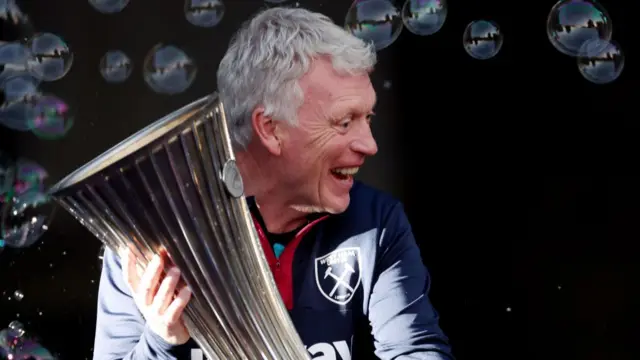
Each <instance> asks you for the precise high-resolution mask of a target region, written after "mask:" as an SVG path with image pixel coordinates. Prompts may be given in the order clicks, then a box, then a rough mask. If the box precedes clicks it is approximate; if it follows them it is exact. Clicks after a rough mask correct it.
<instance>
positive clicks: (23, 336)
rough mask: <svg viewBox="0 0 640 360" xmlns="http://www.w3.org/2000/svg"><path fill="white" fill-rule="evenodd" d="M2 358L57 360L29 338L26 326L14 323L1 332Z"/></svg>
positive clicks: (12, 359)
mask: <svg viewBox="0 0 640 360" xmlns="http://www.w3.org/2000/svg"><path fill="white" fill-rule="evenodd" d="M0 358H2V359H7V360H27V359H29V360H55V357H54V356H53V355H52V354H51V353H50V352H49V351H48V350H47V349H45V348H44V347H42V345H40V344H39V343H38V342H36V341H35V340H34V339H31V338H30V337H29V336H27V332H26V331H25V328H24V325H23V324H22V323H21V322H19V321H17V320H16V321H12V322H11V323H10V324H9V326H8V327H7V328H6V329H4V330H1V331H0Z"/></svg>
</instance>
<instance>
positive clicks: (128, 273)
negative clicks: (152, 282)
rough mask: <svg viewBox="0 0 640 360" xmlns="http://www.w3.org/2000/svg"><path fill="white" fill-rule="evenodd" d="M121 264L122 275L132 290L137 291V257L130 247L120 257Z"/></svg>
mask: <svg viewBox="0 0 640 360" xmlns="http://www.w3.org/2000/svg"><path fill="white" fill-rule="evenodd" d="M120 259H121V261H120V264H121V266H122V276H123V277H124V280H125V281H126V282H127V284H128V285H129V287H130V288H131V291H132V292H135V291H136V289H137V288H138V280H139V276H138V271H137V269H136V259H135V257H134V256H133V254H132V253H131V251H130V250H129V249H127V250H124V251H123V252H122V255H121V257H120Z"/></svg>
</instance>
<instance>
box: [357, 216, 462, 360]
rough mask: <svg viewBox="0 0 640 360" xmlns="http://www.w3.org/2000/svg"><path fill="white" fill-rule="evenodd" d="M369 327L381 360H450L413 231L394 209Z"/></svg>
mask: <svg viewBox="0 0 640 360" xmlns="http://www.w3.org/2000/svg"><path fill="white" fill-rule="evenodd" d="M378 245H379V254H378V259H377V260H376V261H377V263H376V270H375V274H374V276H375V277H374V281H375V282H374V285H373V288H372V291H371V296H370V299H369V308H368V310H369V322H370V323H371V327H372V334H373V338H374V342H375V349H376V350H375V353H376V356H377V357H379V358H380V359H382V360H391V359H394V360H454V357H453V355H452V353H451V346H450V345H449V340H448V338H447V337H446V335H445V334H444V333H443V331H442V330H441V329H440V326H439V324H438V319H439V316H438V312H437V311H436V310H435V309H434V307H433V306H432V305H431V302H430V301H429V298H428V293H429V287H430V279H429V273H428V271H427V269H426V267H425V266H424V264H423V262H422V258H421V256H420V249H419V248H418V245H417V244H416V241H415V238H414V236H413V232H412V231H411V225H410V224H409V220H408V219H407V217H406V215H405V213H404V210H403V207H402V205H401V204H399V203H398V204H397V205H396V206H395V207H394V209H393V211H392V212H391V214H390V216H389V221H387V222H386V227H385V228H384V230H383V231H382V232H381V235H380V239H379V244H378Z"/></svg>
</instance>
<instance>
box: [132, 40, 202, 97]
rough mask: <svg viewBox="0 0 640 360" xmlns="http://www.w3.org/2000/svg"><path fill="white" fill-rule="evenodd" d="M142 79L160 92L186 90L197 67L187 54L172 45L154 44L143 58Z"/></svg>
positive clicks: (170, 92) (171, 92) (174, 92)
mask: <svg viewBox="0 0 640 360" xmlns="http://www.w3.org/2000/svg"><path fill="white" fill-rule="evenodd" d="M143 73H144V80H145V81H146V82H147V85H149V87H150V88H151V89H152V90H153V91H155V92H157V93H161V94H169V95H173V94H178V93H181V92H184V91H185V90H187V89H188V88H189V87H190V86H191V84H192V83H193V81H194V80H195V78H196V73H197V68H196V64H195V63H194V62H193V60H192V59H191V58H190V57H189V56H187V54H186V53H185V52H184V51H182V50H180V49H179V48H177V47H175V46H173V45H162V44H159V45H156V46H154V47H153V48H152V49H151V51H149V54H148V55H147V56H146V58H145V60H144V66H143Z"/></svg>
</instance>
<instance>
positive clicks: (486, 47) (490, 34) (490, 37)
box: [462, 20, 504, 60]
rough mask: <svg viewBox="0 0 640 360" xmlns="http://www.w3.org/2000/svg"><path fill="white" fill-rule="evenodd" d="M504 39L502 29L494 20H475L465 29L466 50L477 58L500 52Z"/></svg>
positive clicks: (490, 56) (492, 55)
mask: <svg viewBox="0 0 640 360" xmlns="http://www.w3.org/2000/svg"><path fill="white" fill-rule="evenodd" d="M503 41H504V38H503V35H502V31H500V28H499V27H498V25H496V24H495V23H494V22H492V21H486V20H478V21H473V22H471V23H470V24H469V25H467V27H466V28H465V30H464V35H463V36H462V42H463V44H464V50H465V51H466V52H467V54H469V55H470V56H471V57H472V58H474V59H477V60H487V59H490V58H492V57H494V56H496V55H497V54H498V52H500V49H501V48H502V43H503Z"/></svg>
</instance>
